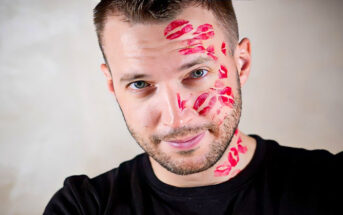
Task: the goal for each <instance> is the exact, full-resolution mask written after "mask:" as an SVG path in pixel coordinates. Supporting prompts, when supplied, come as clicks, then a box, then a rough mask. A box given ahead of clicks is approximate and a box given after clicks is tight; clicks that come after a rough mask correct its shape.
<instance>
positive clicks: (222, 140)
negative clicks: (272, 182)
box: [120, 80, 242, 175]
mask: <svg viewBox="0 0 343 215" xmlns="http://www.w3.org/2000/svg"><path fill="white" fill-rule="evenodd" d="M237 82H238V84H239V80H238V81H237ZM235 95H236V96H235V103H234V106H233V108H232V110H231V112H230V114H228V115H226V116H225V117H224V119H223V123H221V124H220V125H216V124H214V123H213V122H212V123H209V124H207V125H203V126H201V127H193V128H189V127H180V128H177V129H175V130H173V131H172V132H170V133H169V134H167V135H164V136H163V137H164V138H166V137H168V138H172V137H180V136H184V135H186V134H190V133H191V134H196V133H199V131H206V130H208V131H209V133H210V134H212V135H213V136H214V137H216V139H217V140H216V141H213V142H211V143H210V144H209V150H208V152H207V153H206V154H205V155H202V156H201V157H200V158H198V159H192V154H193V151H192V150H190V151H181V152H179V155H182V157H184V158H183V159H178V160H176V159H175V158H174V159H173V157H172V156H171V155H169V154H167V153H165V152H162V151H161V150H159V147H158V146H159V144H160V142H161V139H162V138H161V136H159V135H153V136H151V137H150V138H149V140H144V139H143V138H142V137H141V136H140V135H139V134H138V133H137V132H135V131H134V129H133V128H132V127H131V126H130V125H129V124H128V123H127V121H126V119H125V116H124V114H123V112H122V114H123V116H124V120H125V123H126V126H127V127H128V129H129V132H130V133H131V135H132V137H133V138H134V139H135V140H136V142H137V143H138V145H139V146H140V147H141V148H142V149H143V150H144V151H145V152H146V153H147V154H148V155H149V156H150V157H152V158H153V159H154V160H155V161H157V162H158V163H159V164H160V165H161V166H163V167H164V168H165V169H167V170H168V171H170V172H172V173H174V174H177V175H189V174H194V173H199V172H202V171H205V170H207V169H209V168H211V167H212V166H213V165H214V164H216V163H217V162H218V161H219V160H220V158H221V157H222V156H223V155H224V153H225V151H226V149H227V148H228V147H229V145H230V142H231V140H232V138H233V136H234V133H235V130H236V129H237V128H238V124H239V120H240V117H241V110H242V99H241V89H240V87H239V85H238V89H237V91H236V93H235ZM120 109H121V108H120Z"/></svg>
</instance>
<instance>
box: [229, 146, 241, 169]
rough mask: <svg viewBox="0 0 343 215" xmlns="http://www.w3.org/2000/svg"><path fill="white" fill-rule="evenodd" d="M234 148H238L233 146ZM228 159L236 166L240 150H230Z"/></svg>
mask: <svg viewBox="0 0 343 215" xmlns="http://www.w3.org/2000/svg"><path fill="white" fill-rule="evenodd" d="M232 149H235V150H237V149H236V148H231V150H232ZM233 154H234V155H235V157H236V159H235V158H234V156H233ZM228 160H229V163H230V165H231V166H232V167H235V166H236V165H237V163H238V161H239V156H238V152H237V151H235V152H233V153H232V152H230V153H229V157H228Z"/></svg>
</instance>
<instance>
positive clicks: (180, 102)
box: [176, 94, 187, 111]
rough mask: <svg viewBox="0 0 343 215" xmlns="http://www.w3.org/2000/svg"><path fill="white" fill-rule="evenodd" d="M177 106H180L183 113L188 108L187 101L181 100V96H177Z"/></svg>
mask: <svg viewBox="0 0 343 215" xmlns="http://www.w3.org/2000/svg"><path fill="white" fill-rule="evenodd" d="M176 96H177V104H178V105H179V109H180V110H181V111H183V110H184V109H185V108H186V102H187V101H186V100H181V97H180V94H177V95H176Z"/></svg>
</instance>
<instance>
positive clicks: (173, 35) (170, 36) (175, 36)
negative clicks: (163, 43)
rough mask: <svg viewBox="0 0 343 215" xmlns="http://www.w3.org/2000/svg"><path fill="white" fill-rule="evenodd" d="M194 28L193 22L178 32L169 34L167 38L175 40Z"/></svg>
mask: <svg viewBox="0 0 343 215" xmlns="http://www.w3.org/2000/svg"><path fill="white" fill-rule="evenodd" d="M192 30H193V26H192V25H191V24H189V25H186V26H185V27H183V28H182V29H181V30H179V31H177V32H175V33H172V34H169V35H168V36H167V39H168V40H173V39H176V38H179V37H181V36H182V35H184V34H186V33H188V32H190V31H192Z"/></svg>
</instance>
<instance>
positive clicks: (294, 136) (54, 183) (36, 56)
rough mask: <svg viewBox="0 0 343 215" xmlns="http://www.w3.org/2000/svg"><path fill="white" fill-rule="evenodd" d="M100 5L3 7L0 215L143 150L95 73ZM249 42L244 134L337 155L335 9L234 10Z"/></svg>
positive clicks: (22, 209)
mask: <svg viewBox="0 0 343 215" xmlns="http://www.w3.org/2000/svg"><path fill="white" fill-rule="evenodd" d="M97 2H98V1H95V0H93V1H84V0H83V1H81V0H78V1H77V0H75V1H67V0H49V1H44V0H31V1H26V0H2V1H1V4H0V27H1V28H0V90H1V94H0V204H1V205H0V214H11V215H12V214H23V215H24V214H25V215H31V214H32V215H33V214H41V213H42V212H43V209H44V207H45V205H46V204H47V202H48V201H49V199H50V198H51V196H52V195H53V194H54V192H56V191H57V189H59V188H60V187H62V183H63V180H64V178H65V177H67V176H70V175H74V174H87V175H89V176H90V177H94V176H95V175H98V174H100V173H102V172H105V171H107V170H110V169H112V168H114V167H116V166H117V165H118V164H119V163H121V162H122V161H125V160H127V159H130V158H132V157H133V156H135V155H136V154H138V153H141V152H142V150H141V149H140V148H139V147H138V145H137V144H136V143H135V141H134V140H133V139H132V138H131V137H130V134H129V132H128V131H127V129H126V126H125V123H124V121H123V119H122V116H121V113H120V110H119V108H118V105H117V104H116V103H115V99H114V98H113V97H112V96H111V94H110V93H109V92H108V90H107V87H106V80H105V78H104V77H103V75H102V73H101V72H100V69H99V65H100V63H102V62H103V60H102V56H101V53H100V50H99V48H98V44H97V39H96V36H95V32H94V27H93V25H92V9H93V7H94V6H95V5H96V3H97ZM234 6H235V8H236V13H237V16H238V22H239V26H240V34H241V37H242V38H243V37H248V38H250V39H251V42H252V52H253V53H252V59H253V64H252V71H251V75H250V78H249V81H248V82H247V84H246V86H244V88H243V114H242V120H241V126H240V129H241V130H242V131H243V132H246V133H248V134H253V133H254V134H259V135H261V136H262V137H264V138H270V139H275V140H277V141H278V142H279V143H280V144H282V145H288V146H294V147H304V148H307V149H314V148H321V149H327V150H329V151H331V152H332V153H337V152H338V151H342V150H343V144H342V143H341V139H342V137H343V129H342V128H343V123H342V119H343V115H342V112H343V98H342V94H341V93H342V89H343V87H342V83H343V74H342V72H343V71H342V70H343V29H342V22H343V13H342V9H343V1H340V0H288V1H286V0H283V1H281V0H255V1H254V0H252V1H248V0H246V1H243V0H242V1H238V0H236V1H234Z"/></svg>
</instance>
